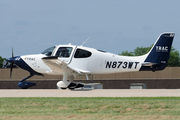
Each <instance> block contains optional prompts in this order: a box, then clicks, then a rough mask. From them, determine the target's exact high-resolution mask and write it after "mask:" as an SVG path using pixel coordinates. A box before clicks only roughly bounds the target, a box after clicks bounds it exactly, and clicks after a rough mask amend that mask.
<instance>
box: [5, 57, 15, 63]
mask: <svg viewBox="0 0 180 120" xmlns="http://www.w3.org/2000/svg"><path fill="white" fill-rule="evenodd" d="M14 59H15V58H14V57H13V58H8V59H6V61H8V62H10V63H14Z"/></svg>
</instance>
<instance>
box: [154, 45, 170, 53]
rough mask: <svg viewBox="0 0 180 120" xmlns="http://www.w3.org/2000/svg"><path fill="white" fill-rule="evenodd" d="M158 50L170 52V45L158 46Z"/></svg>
mask: <svg viewBox="0 0 180 120" xmlns="http://www.w3.org/2000/svg"><path fill="white" fill-rule="evenodd" d="M156 52H168V46H156Z"/></svg>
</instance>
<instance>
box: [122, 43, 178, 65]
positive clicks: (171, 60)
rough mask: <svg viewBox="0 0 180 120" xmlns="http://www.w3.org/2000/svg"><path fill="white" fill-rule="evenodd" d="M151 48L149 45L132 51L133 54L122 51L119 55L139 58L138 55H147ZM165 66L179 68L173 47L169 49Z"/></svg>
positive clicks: (176, 51)
mask: <svg viewBox="0 0 180 120" xmlns="http://www.w3.org/2000/svg"><path fill="white" fill-rule="evenodd" d="M152 46H153V45H151V46H150V47H137V48H136V49H134V51H133V52H128V51H123V52H122V53H120V54H119V55H123V56H140V55H144V54H146V53H148V52H149V51H150V50H151V48H152ZM167 65H168V66H180V56H179V51H178V50H176V49H175V48H174V47H173V46H172V47H171V51H170V57H169V60H168V64H167Z"/></svg>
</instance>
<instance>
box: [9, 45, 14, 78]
mask: <svg viewBox="0 0 180 120" xmlns="http://www.w3.org/2000/svg"><path fill="white" fill-rule="evenodd" d="M12 59H13V60H12V62H11V71H10V77H11V75H12V70H13V66H14V53H13V48H12Z"/></svg>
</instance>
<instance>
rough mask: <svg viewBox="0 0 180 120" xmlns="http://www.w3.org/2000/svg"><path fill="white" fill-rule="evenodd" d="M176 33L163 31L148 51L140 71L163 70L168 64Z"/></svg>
mask: <svg viewBox="0 0 180 120" xmlns="http://www.w3.org/2000/svg"><path fill="white" fill-rule="evenodd" d="M174 35H175V34H174V33H163V34H161V35H160V36H159V38H158V39H157V41H156V42H155V44H154V46H153V47H152V49H151V50H150V52H149V53H147V58H146V59H145V61H144V63H143V64H142V67H141V69H140V71H149V70H152V71H156V70H163V69H164V68H165V67H166V66H167V62H168V59H169V54H170V50H171V46H172V42H173V38H174Z"/></svg>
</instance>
